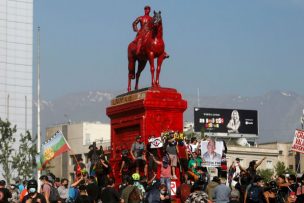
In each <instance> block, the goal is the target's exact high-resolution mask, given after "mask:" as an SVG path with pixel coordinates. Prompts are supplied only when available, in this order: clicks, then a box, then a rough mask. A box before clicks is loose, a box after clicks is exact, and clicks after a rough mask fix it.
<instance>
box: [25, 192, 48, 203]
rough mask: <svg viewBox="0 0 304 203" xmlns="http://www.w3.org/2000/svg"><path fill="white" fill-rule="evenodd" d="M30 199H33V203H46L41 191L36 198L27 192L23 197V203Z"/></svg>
mask: <svg viewBox="0 0 304 203" xmlns="http://www.w3.org/2000/svg"><path fill="white" fill-rule="evenodd" d="M28 199H32V203H37V202H39V203H46V199H45V197H44V196H43V195H42V194H40V193H37V194H36V196H35V198H32V197H31V196H30V194H27V195H26V196H25V197H24V198H23V200H22V203H25V202H26V201H27V200H28Z"/></svg>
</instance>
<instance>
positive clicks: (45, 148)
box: [36, 131, 71, 170]
mask: <svg viewBox="0 0 304 203" xmlns="http://www.w3.org/2000/svg"><path fill="white" fill-rule="evenodd" d="M69 150H71V147H70V146H69V144H68V142H67V141H66V139H65V137H64V136H63V134H62V132H60V131H57V132H56V133H55V135H54V136H53V137H52V138H51V139H49V140H48V141H46V142H45V143H43V144H42V145H41V151H40V155H38V157H36V162H37V166H38V169H40V170H41V169H42V167H43V166H45V165H46V164H47V162H49V161H50V160H52V159H54V158H55V157H57V156H59V155H61V154H62V153H64V152H67V151H69Z"/></svg>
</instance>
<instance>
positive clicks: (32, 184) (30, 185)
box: [27, 179, 38, 189]
mask: <svg viewBox="0 0 304 203" xmlns="http://www.w3.org/2000/svg"><path fill="white" fill-rule="evenodd" d="M27 188H36V189H37V188H38V183H37V181H36V180H34V179H32V180H29V181H28V183H27Z"/></svg>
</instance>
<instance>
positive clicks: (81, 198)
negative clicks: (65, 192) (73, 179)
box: [75, 184, 94, 203]
mask: <svg viewBox="0 0 304 203" xmlns="http://www.w3.org/2000/svg"><path fill="white" fill-rule="evenodd" d="M75 203H94V200H93V199H92V198H91V197H90V196H88V193H87V190H86V185H84V184H82V185H80V186H79V195H78V196H77V198H76V200H75Z"/></svg>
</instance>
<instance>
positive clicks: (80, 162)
mask: <svg viewBox="0 0 304 203" xmlns="http://www.w3.org/2000/svg"><path fill="white" fill-rule="evenodd" d="M85 169H86V165H85V164H84V163H83V159H82V158H81V157H79V158H77V162H76V164H75V166H74V174H75V177H76V176H78V175H79V174H81V173H82V172H83V170H85Z"/></svg>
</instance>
